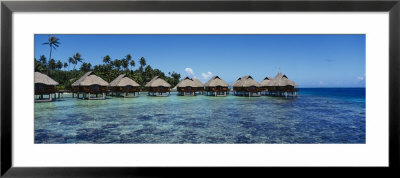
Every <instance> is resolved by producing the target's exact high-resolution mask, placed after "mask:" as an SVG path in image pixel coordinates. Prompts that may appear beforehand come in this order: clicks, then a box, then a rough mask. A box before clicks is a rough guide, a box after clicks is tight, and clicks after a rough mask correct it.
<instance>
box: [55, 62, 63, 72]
mask: <svg viewBox="0 0 400 178" xmlns="http://www.w3.org/2000/svg"><path fill="white" fill-rule="evenodd" d="M62 67H63V63H62V62H61V61H60V60H57V63H56V69H58V70H60V69H62Z"/></svg>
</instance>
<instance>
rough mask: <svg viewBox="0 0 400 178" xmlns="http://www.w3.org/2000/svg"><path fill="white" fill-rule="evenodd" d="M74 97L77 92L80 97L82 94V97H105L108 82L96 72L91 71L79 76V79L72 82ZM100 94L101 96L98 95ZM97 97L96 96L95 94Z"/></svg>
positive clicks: (89, 98)
mask: <svg viewBox="0 0 400 178" xmlns="http://www.w3.org/2000/svg"><path fill="white" fill-rule="evenodd" d="M71 86H72V97H74V95H75V94H77V97H78V98H79V97H80V96H79V95H81V96H82V99H88V100H93V99H105V97H106V95H105V93H106V92H108V90H107V87H108V86H109V84H108V82H106V81H104V80H103V79H102V78H100V77H98V76H97V75H96V74H95V73H94V72H92V71H90V72H87V73H86V74H85V75H83V76H82V77H81V78H79V79H78V80H77V81H75V82H74V83H72V85H71ZM99 94H100V97H99V96H98V95H99ZM93 95H94V96H95V97H94V96H93Z"/></svg>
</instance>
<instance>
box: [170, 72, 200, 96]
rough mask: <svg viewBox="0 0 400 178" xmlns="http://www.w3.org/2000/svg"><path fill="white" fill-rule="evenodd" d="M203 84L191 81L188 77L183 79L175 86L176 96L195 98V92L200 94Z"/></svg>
mask: <svg viewBox="0 0 400 178" xmlns="http://www.w3.org/2000/svg"><path fill="white" fill-rule="evenodd" d="M203 87H204V86H203V83H201V82H200V80H199V81H195V80H194V79H191V78H189V77H185V78H184V79H183V80H181V81H180V82H179V83H178V84H177V85H176V88H177V91H178V95H180V96H185V95H189V96H195V95H196V94H197V92H202V91H203V90H202V89H201V88H203Z"/></svg>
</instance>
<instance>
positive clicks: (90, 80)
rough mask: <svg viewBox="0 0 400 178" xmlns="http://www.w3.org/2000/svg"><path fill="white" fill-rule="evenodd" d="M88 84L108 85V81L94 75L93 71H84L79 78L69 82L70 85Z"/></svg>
mask: <svg viewBox="0 0 400 178" xmlns="http://www.w3.org/2000/svg"><path fill="white" fill-rule="evenodd" d="M90 85H100V86H108V82H106V81H104V80H103V79H102V78H100V77H98V76H97V75H95V73H94V72H92V71H90V72H86V74H85V75H83V76H82V77H81V78H79V79H78V80H77V81H75V82H74V83H72V84H71V86H90Z"/></svg>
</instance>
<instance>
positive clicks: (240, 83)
mask: <svg viewBox="0 0 400 178" xmlns="http://www.w3.org/2000/svg"><path fill="white" fill-rule="evenodd" d="M232 86H233V87H251V86H255V87H260V84H259V83H258V82H257V81H255V80H254V79H253V77H251V76H250V75H247V76H243V77H240V78H239V79H237V80H236V82H234V83H233V84H232Z"/></svg>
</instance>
